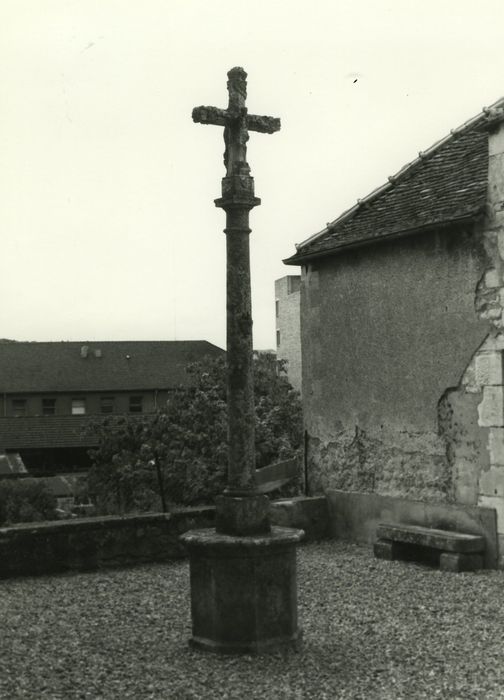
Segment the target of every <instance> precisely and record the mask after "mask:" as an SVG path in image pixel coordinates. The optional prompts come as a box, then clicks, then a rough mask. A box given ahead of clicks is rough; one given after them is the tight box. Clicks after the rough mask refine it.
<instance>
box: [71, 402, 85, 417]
mask: <svg viewBox="0 0 504 700" xmlns="http://www.w3.org/2000/svg"><path fill="white" fill-rule="evenodd" d="M85 413H86V399H72V416H83V415H84V414H85Z"/></svg>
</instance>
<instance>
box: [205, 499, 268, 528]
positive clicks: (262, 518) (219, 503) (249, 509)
mask: <svg viewBox="0 0 504 700" xmlns="http://www.w3.org/2000/svg"><path fill="white" fill-rule="evenodd" d="M269 510H270V500H269V498H268V497H267V496H265V495H263V494H251V495H250V496H230V495H224V496H217V498H216V499H215V529H216V530H217V532H219V533H221V534H223V535H236V536H237V537H244V536H247V535H265V534H267V533H268V532H269V531H270V522H269Z"/></svg>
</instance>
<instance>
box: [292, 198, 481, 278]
mask: <svg viewBox="0 0 504 700" xmlns="http://www.w3.org/2000/svg"><path fill="white" fill-rule="evenodd" d="M482 213H483V212H482V211H481V210H478V211H476V212H473V213H471V214H466V215H464V216H461V217H458V218H455V219H450V220H448V221H442V222H434V223H432V224H428V225H426V226H417V227H414V228H411V229H403V230H401V231H394V232H393V233H389V234H386V235H383V236H372V237H370V238H363V239H361V240H359V241H350V242H349V243H341V244H339V245H335V246H334V247H332V248H326V249H324V250H317V251H315V252H313V253H305V254H304V255H303V253H300V252H298V253H296V254H295V255H292V256H291V257H290V258H285V259H284V260H282V262H283V264H284V265H304V264H305V263H307V262H311V261H312V260H316V259H318V258H326V257H329V256H332V255H338V253H340V252H341V253H343V252H345V251H347V250H352V249H354V248H364V247H366V246H370V245H373V244H375V243H383V242H386V241H392V240H396V239H398V238H404V237H406V236H413V235H415V234H417V233H427V232H429V231H433V230H435V229H446V228H451V227H453V226H460V225H463V224H468V223H474V222H476V221H477V220H478V219H480V218H481V215H482Z"/></svg>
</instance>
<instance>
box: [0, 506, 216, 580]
mask: <svg viewBox="0 0 504 700" xmlns="http://www.w3.org/2000/svg"><path fill="white" fill-rule="evenodd" d="M214 517H215V509H214V508H213V507H211V506H208V507H202V508H186V509H183V510H180V511H177V512H173V513H166V514H164V513H148V514H144V515H128V516H124V517H115V516H108V517H94V518H82V519H81V518H79V519H75V520H63V521H58V522H47V523H37V524H34V523H27V524H23V525H17V526H15V527H9V528H1V529H0V577H1V578H6V577H8V576H26V575H35V574H48V573H56V572H62V571H72V570H75V571H86V570H94V569H101V568H107V567H114V566H129V565H132V564H142V563H147V562H163V561H167V560H169V559H177V558H180V557H184V556H185V550H184V547H183V545H182V543H181V542H180V539H179V537H180V535H181V534H182V533H184V532H187V530H191V529H193V528H204V527H212V526H213V522H214Z"/></svg>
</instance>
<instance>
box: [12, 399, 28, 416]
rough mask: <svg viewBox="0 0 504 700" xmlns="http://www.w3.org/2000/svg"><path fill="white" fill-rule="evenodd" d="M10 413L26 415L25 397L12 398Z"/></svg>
mask: <svg viewBox="0 0 504 700" xmlns="http://www.w3.org/2000/svg"><path fill="white" fill-rule="evenodd" d="M12 415H13V416H17V417H19V416H26V399H12Z"/></svg>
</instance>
